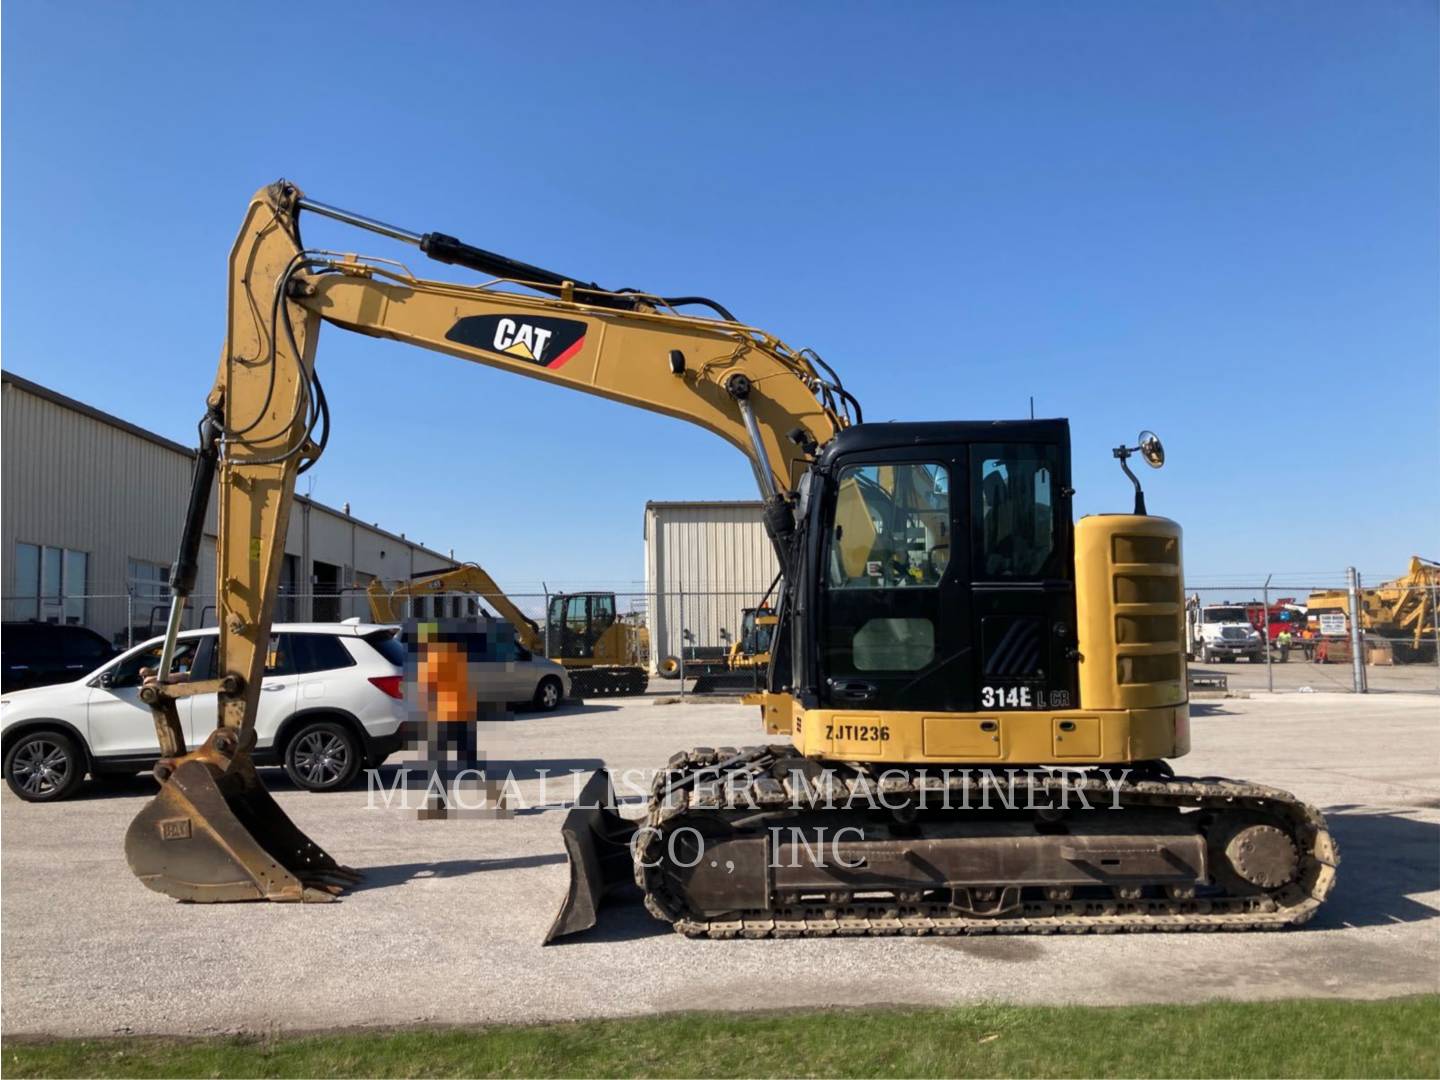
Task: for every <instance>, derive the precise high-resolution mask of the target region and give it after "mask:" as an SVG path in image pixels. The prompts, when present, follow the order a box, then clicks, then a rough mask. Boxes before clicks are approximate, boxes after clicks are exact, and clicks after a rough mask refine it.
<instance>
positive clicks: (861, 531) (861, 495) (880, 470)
mask: <svg viewBox="0 0 1440 1080" xmlns="http://www.w3.org/2000/svg"><path fill="white" fill-rule="evenodd" d="M838 486H839V494H838V497H837V499H836V503H835V520H834V523H833V524H832V525H831V529H830V560H829V587H830V588H831V589H900V588H925V587H931V588H933V587H934V586H936V585H938V584H939V583H940V579H941V578H942V577H943V576H944V575H945V567H946V566H947V565H948V563H949V560H950V475H949V472H948V470H946V468H945V466H944V465H939V464H930V463H907V464H902V465H879V464H876V465H850V466H847V467H845V468H844V469H842V470H841V471H840V475H839V480H838Z"/></svg>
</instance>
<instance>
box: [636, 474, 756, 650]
mask: <svg viewBox="0 0 1440 1080" xmlns="http://www.w3.org/2000/svg"><path fill="white" fill-rule="evenodd" d="M779 572H780V565H779V562H778V561H777V560H776V558H775V549H774V547H773V546H772V545H771V543H770V539H769V537H768V536H766V534H765V525H764V521H763V506H762V504H761V503H759V502H647V503H646V504H645V591H646V593H647V597H646V601H647V603H646V606H647V609H648V612H649V625H650V656H651V663H652V666H653V665H654V664H658V663H659V661H660V660H662V659H664V658H665V657H667V656H676V657H678V656H680V655H681V643H682V641H683V642H684V646H685V648H686V650H687V652H686V655H687V656H692V655H697V654H698V655H702V656H703V655H706V654H712V655H713V654H715V653H716V652H717V651H722V650H723V649H725V648H726V647H727V646H728V643H729V641H730V640H733V638H734V636H735V635H736V634H738V633H739V630H740V617H741V612H742V610H743V609H744V608H747V607H754V606H755V605H756V603H757V602H758V601H759V600H760V598H761V597H762V596H764V595H765V592H766V590H768V589H769V588H770V584H771V582H773V581H774V580H775V576H776V575H777V574H778V573H779ZM722 630H724V631H725V632H726V634H728V635H729V637H726V635H725V634H722V633H721V631H722ZM686 632H688V633H686ZM692 650H693V651H692Z"/></svg>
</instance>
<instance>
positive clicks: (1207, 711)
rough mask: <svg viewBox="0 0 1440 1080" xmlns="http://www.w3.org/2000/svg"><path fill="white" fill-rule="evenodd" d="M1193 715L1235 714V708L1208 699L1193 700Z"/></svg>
mask: <svg viewBox="0 0 1440 1080" xmlns="http://www.w3.org/2000/svg"><path fill="white" fill-rule="evenodd" d="M1190 715H1191V716H1233V715H1234V710H1233V709H1227V708H1225V706H1224V705H1219V704H1214V703H1212V702H1208V701H1191V702H1190Z"/></svg>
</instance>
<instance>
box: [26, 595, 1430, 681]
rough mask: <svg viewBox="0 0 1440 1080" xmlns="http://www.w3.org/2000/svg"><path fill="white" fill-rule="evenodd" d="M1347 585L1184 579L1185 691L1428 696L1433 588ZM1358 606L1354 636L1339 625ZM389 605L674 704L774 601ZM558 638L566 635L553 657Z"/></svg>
mask: <svg viewBox="0 0 1440 1080" xmlns="http://www.w3.org/2000/svg"><path fill="white" fill-rule="evenodd" d="M1247 577H1248V578H1250V580H1246V578H1247ZM1354 578H1355V580H1354V581H1353V582H1352V581H1351V579H1350V577H1349V576H1348V575H1347V573H1346V572H1343V571H1342V572H1339V573H1330V574H1315V575H1305V576H1303V577H1302V576H1300V575H1279V574H1276V575H1267V576H1265V577H1264V578H1259V577H1250V576H1249V575H1246V576H1245V577H1239V576H1237V577H1236V579H1235V580H1232V581H1228V582H1227V581H1223V580H1221V581H1218V582H1217V581H1205V580H1201V581H1195V582H1187V584H1186V587H1185V596H1186V607H1185V633H1186V652H1187V654H1188V656H1189V657H1190V674H1191V678H1192V683H1193V684H1194V685H1195V686H1196V687H1197V688H1199V687H1200V685H1201V683H1208V684H1209V685H1212V686H1224V687H1225V688H1226V689H1229V690H1239V691H1300V692H1307V691H1347V692H1354V691H1357V690H1358V691H1361V692H1368V691H1412V692H1428V693H1436V692H1440V625H1437V623H1440V619H1437V617H1436V612H1437V611H1440V603H1437V600H1440V596H1437V593H1440V586H1437V584H1436V583H1434V582H1432V583H1430V584H1428V585H1426V584H1410V585H1395V584H1392V582H1393V581H1394V580H1395V579H1394V578H1389V579H1385V582H1384V583H1383V584H1377V585H1375V586H1372V585H1371V584H1370V583H1369V582H1368V581H1366V580H1365V578H1364V576H1362V575H1358V574H1356V575H1354ZM1352 586H1353V589H1352ZM1357 600H1358V607H1359V610H1360V611H1361V613H1362V614H1361V619H1360V625H1359V626H1356V625H1354V623H1353V622H1352V620H1351V619H1350V617H1349V611H1350V608H1351V605H1352V603H1354V602H1355V601H1357ZM396 602H397V605H398V606H397V616H400V617H411V618H415V617H418V618H425V617H444V618H463V617H466V616H471V615H476V614H478V613H479V612H480V611H482V610H486V611H489V612H490V613H492V614H494V613H497V609H501V608H504V607H505V605H506V602H508V604H509V605H513V607H512V608H510V610H516V611H518V612H519V613H520V614H521V615H522V616H523V617H524V618H525V619H527V620H529V621H530V622H531V624H532V625H531V626H530V627H529V628H527V629H528V633H529V634H530V635H531V640H532V641H536V640H538V642H539V645H538V647H537V649H536V651H537V652H540V651H544V652H545V653H546V654H547V655H551V656H557V657H558V656H560V655H562V652H564V653H565V654H566V655H569V656H575V655H576V651H575V650H576V649H577V648H578V649H579V650H580V655H582V656H583V655H584V649H585V648H587V647H589V648H592V649H593V648H595V647H596V646H595V644H594V643H595V642H596V641H597V640H598V639H599V638H600V636H601V635H602V634H604V633H605V632H606V631H607V630H610V628H611V627H615V628H616V629H614V630H610V632H611V634H612V635H616V636H618V638H620V639H623V640H625V641H627V642H629V643H630V646H631V647H633V649H634V651H635V653H636V659H635V660H634V661H632V662H638V663H639V664H640V665H641V666H643V667H644V668H645V669H646V670H647V671H648V673H649V674H650V675H651V677H652V678H651V683H650V686H651V689H652V690H658V691H660V692H664V691H665V690H666V689H671V690H673V691H674V692H677V693H684V692H686V691H687V690H688V689H690V688H693V685H694V681H695V679H696V678H697V677H699V676H702V675H706V674H710V673H714V672H717V671H721V670H724V669H725V668H726V667H727V664H728V657H729V656H730V654H731V652H732V649H734V648H735V647H736V646H737V645H740V646H741V648H740V649H739V650H736V651H737V654H743V653H744V652H745V649H746V647H754V646H755V644H756V641H757V640H760V639H755V638H753V637H752V638H746V629H747V612H750V613H752V615H751V618H750V620H749V624H748V625H749V627H750V629H751V630H752V631H753V629H754V618H753V612H754V611H755V610H756V609H758V608H762V607H763V606H764V605H765V604H766V603H767V602H768V603H772V604H773V602H774V597H773V596H771V595H768V594H759V593H747V592H735V591H717V590H692V589H672V590H668V591H665V592H663V593H654V592H646V591H644V590H631V591H620V590H610V589H595V590H580V589H567V590H566V591H564V592H558V591H541V592H521V593H510V594H507V595H506V596H505V597H487V596H484V595H477V594H474V593H453V592H442V593H433V594H427V595H423V596H414V597H409V598H404V599H399V600H397V601H396ZM168 609H169V600H168V598H167V597H165V596H164V595H155V593H154V592H153V591H151V592H149V593H147V594H146V595H137V594H136V593H133V592H127V593H88V594H81V595H75V594H71V595H67V596H65V597H63V598H45V597H40V598H37V597H33V596H32V597H6V598H4V600H3V614H4V618H5V620H6V621H15V620H32V619H37V618H38V619H40V620H41V621H45V622H59V623H71V624H77V625H84V626H87V627H89V628H91V629H93V630H95V631H97V632H98V633H100V634H101V635H102V636H104V637H105V638H106V639H107V640H108V641H110V642H111V644H113V645H114V646H116V647H118V648H128V647H130V646H133V645H138V644H140V643H142V642H144V641H146V640H149V639H150V638H153V637H156V636H158V635H160V634H161V633H163V631H164V628H165V619H166V615H167V613H168ZM498 613H500V614H505V611H503V610H501V611H499V612H498ZM345 619H358V620H361V621H371V619H372V611H371V607H370V603H369V599H368V597H367V595H366V594H365V592H364V591H363V590H361V589H340V590H335V591H329V592H305V593H298V592H296V593H292V592H282V593H281V594H280V596H279V598H278V601H277V605H276V612H275V621H276V622H277V623H280V622H339V621H342V620H345ZM381 621H386V620H381ZM215 624H216V607H215V598H214V597H213V596H206V595H196V596H193V597H192V598H191V600H190V604H189V607H188V610H187V612H186V618H185V622H184V627H185V628H186V629H195V628H198V627H202V626H214V625H215ZM561 635H566V644H565V645H564V648H563V649H562V642H561V641H560V640H559V637H560V636H561ZM614 640H615V638H612V639H611V641H612V646H613V642H614ZM577 642H578V643H580V644H578V645H577ZM585 642H589V643H590V644H589V645H588V646H587V645H586V644H584V643H585ZM763 643H764V642H763V641H762V644H763ZM608 655H614V654H613V653H612V654H608ZM1197 676H1199V678H1198V679H1197V678H1196V677H1197Z"/></svg>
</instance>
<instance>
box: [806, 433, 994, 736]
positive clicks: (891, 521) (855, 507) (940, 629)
mask: <svg viewBox="0 0 1440 1080" xmlns="http://www.w3.org/2000/svg"><path fill="white" fill-rule="evenodd" d="M829 483H830V486H829V493H830V496H831V498H830V506H829V509H828V513H827V515H826V518H825V534H824V536H823V538H822V542H821V545H820V550H821V566H820V568H819V576H820V597H819V602H820V607H821V612H822V617H821V619H820V620H819V626H820V627H821V628H822V629H821V635H822V636H821V638H820V642H819V644H820V672H819V674H820V683H819V687H818V689H819V694H820V698H821V701H822V703H823V704H824V705H825V706H827V707H829V708H834V709H853V710H871V709H875V710H900V709H907V710H932V709H933V710H947V711H959V710H969V709H971V708H973V698H974V694H973V690H974V683H973V679H972V678H971V677H970V672H971V666H972V665H971V641H970V627H971V622H970V617H969V613H970V604H969V598H968V595H967V591H966V588H965V585H966V582H967V580H968V579H967V575H968V570H969V554H968V551H967V550H966V542H965V540H966V537H967V536H968V532H967V530H966V529H965V528H964V527H963V526H964V523H965V511H966V509H967V502H966V498H965V483H966V470H965V453H964V448H963V447H937V446H931V447H925V448H916V449H913V450H912V449H904V450H900V449H897V450H888V451H876V455H875V456H868V455H866V456H860V455H856V456H852V457H846V458H842V459H841V460H840V461H839V462H838V463H837V468H836V471H835V473H834V474H833V477H832V478H831V480H830V482H829Z"/></svg>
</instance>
